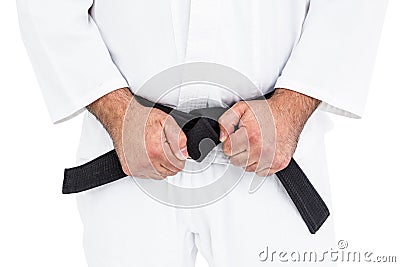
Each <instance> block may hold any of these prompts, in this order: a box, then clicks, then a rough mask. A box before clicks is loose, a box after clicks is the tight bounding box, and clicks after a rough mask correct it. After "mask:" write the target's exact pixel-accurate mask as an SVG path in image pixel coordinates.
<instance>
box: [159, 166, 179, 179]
mask: <svg viewBox="0 0 400 267" xmlns="http://www.w3.org/2000/svg"><path fill="white" fill-rule="evenodd" d="M177 173H178V171H172V170H170V169H169V168H168V167H166V166H164V165H163V164H160V174H161V175H162V176H166V177H167V176H174V175H176V174H177Z"/></svg>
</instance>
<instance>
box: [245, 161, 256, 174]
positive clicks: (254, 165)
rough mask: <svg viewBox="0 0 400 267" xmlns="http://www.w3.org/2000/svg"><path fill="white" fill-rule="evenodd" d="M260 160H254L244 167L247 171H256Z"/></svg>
mask: <svg viewBox="0 0 400 267" xmlns="http://www.w3.org/2000/svg"><path fill="white" fill-rule="evenodd" d="M257 166H258V162H254V163H253V164H249V165H248V166H247V167H245V168H244V170H245V171H246V172H255V171H256V170H257Z"/></svg>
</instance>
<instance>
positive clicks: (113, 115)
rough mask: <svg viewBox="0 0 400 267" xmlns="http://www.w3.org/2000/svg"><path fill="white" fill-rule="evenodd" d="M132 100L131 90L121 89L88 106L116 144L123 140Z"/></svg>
mask: <svg viewBox="0 0 400 267" xmlns="http://www.w3.org/2000/svg"><path fill="white" fill-rule="evenodd" d="M132 98H133V94H132V93H131V91H130V90H129V88H120V89H117V90H115V91H112V92H110V93H108V94H106V95H104V96H103V97H101V98H99V99H97V100H96V101H94V102H93V103H91V104H90V105H88V106H87V109H88V110H89V111H90V112H91V113H92V114H93V115H94V116H95V117H96V118H97V119H98V120H99V121H100V123H101V124H102V125H103V127H104V128H105V129H106V130H107V132H108V134H109V135H110V137H111V139H112V140H113V142H114V144H115V143H118V142H120V141H121V140H122V127H123V122H124V116H125V113H126V110H127V108H128V107H129V103H130V102H131V100H132Z"/></svg>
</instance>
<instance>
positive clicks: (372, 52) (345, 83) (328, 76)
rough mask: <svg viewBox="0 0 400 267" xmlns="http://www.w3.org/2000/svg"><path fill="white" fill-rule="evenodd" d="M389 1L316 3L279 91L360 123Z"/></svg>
mask: <svg viewBox="0 0 400 267" xmlns="http://www.w3.org/2000/svg"><path fill="white" fill-rule="evenodd" d="M386 5H387V1H386V0H311V1H310V7H309V11H308V15H307V17H306V20H305V22H304V25H303V31H302V35H301V37H300V40H299V42H298V44H297V45H296V47H295V49H294V51H293V52H292V54H291V56H290V58H289V60H288V62H287V64H286V66H285V67H284V69H283V71H282V74H281V76H280V77H279V78H278V81H277V83H276V85H275V88H287V89H291V90H293V91H297V92H300V93H303V94H305V95H309V96H311V97H314V98H317V99H319V100H321V101H322V103H321V105H320V107H319V108H321V109H323V110H326V111H329V112H333V113H336V114H340V115H344V116H349V117H354V118H359V117H361V115H362V113H363V110H364V106H365V103H366V98H367V93H368V89H369V83H370V79H371V76H372V71H373V65H374V61H375V57H376V51H377V47H378V42H379V37H380V32H381V28H382V25H383V20H384V15H385V11H386Z"/></svg>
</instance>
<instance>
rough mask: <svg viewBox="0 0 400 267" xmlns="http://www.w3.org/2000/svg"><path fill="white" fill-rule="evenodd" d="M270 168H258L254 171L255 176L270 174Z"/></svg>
mask: <svg viewBox="0 0 400 267" xmlns="http://www.w3.org/2000/svg"><path fill="white" fill-rule="evenodd" d="M270 170H271V169H270V168H265V169H263V170H260V171H256V175H257V176H260V177H265V176H269V175H271V174H270Z"/></svg>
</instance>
